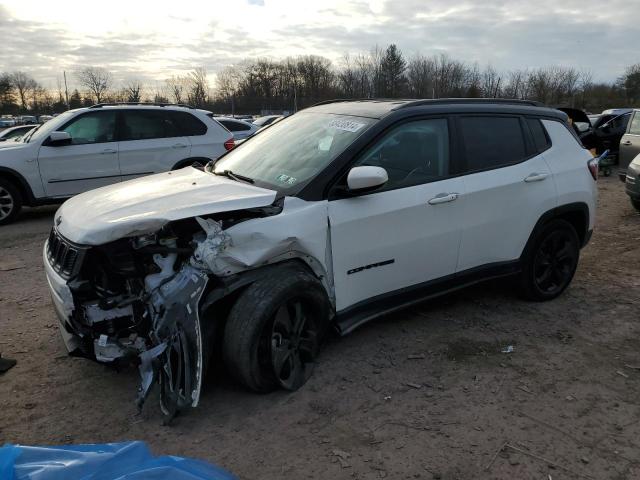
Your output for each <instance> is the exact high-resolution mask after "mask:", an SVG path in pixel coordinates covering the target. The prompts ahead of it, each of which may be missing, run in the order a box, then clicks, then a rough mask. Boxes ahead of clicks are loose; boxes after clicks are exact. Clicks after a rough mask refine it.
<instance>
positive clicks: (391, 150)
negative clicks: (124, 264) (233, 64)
mask: <svg viewBox="0 0 640 480" xmlns="http://www.w3.org/2000/svg"><path fill="white" fill-rule="evenodd" d="M363 165H369V166H376V167H383V168H384V169H385V170H386V171H387V174H388V175H389V181H388V182H387V183H386V185H385V186H384V187H383V188H382V189H380V191H385V190H394V189H396V188H403V187H409V186H412V185H419V184H421V183H427V182H432V181H434V180H438V179H441V178H444V177H446V176H448V175H449V128H448V126H447V120H446V119H443V118H439V119H429V120H418V121H413V122H407V123H403V124H401V125H399V126H397V127H395V128H393V129H392V130H391V131H390V132H388V133H387V134H386V135H385V136H384V137H383V138H382V139H381V140H379V141H377V142H376V143H375V144H374V145H373V146H372V147H370V148H369V149H368V150H367V151H366V152H365V153H364V155H363V156H362V157H361V158H360V159H358V161H357V162H356V163H355V165H354V166H363Z"/></svg>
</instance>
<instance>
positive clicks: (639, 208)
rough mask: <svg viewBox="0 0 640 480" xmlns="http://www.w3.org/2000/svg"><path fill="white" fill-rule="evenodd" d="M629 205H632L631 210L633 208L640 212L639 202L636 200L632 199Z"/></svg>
mask: <svg viewBox="0 0 640 480" xmlns="http://www.w3.org/2000/svg"><path fill="white" fill-rule="evenodd" d="M631 205H633V208H635V209H636V210H638V211H639V212H640V200H636V199H635V198H632V199H631Z"/></svg>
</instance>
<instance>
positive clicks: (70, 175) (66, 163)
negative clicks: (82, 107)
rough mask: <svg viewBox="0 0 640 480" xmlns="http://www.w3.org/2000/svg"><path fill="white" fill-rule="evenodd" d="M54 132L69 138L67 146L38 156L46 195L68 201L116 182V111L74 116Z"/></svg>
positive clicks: (44, 147) (44, 150)
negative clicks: (66, 198)
mask: <svg viewBox="0 0 640 480" xmlns="http://www.w3.org/2000/svg"><path fill="white" fill-rule="evenodd" d="M58 131H63V132H67V133H69V134H70V135H71V144H70V145H65V146H55V147H54V146H47V145H45V144H46V141H45V142H44V144H43V145H42V146H41V147H40V150H39V152H38V165H39V167H40V175H41V177H42V182H43V184H44V189H45V192H46V195H47V196H49V197H68V196H71V195H75V194H77V193H81V192H84V191H87V190H92V189H94V188H98V187H103V186H105V185H110V184H112V183H116V182H119V181H120V167H119V165H118V142H117V141H116V135H115V131H116V111H115V110H113V109H111V110H96V111H89V112H87V113H83V114H81V115H78V116H77V117H75V118H73V119H72V120H70V121H69V122H68V123H67V124H65V125H64V126H63V127H62V128H59V129H58Z"/></svg>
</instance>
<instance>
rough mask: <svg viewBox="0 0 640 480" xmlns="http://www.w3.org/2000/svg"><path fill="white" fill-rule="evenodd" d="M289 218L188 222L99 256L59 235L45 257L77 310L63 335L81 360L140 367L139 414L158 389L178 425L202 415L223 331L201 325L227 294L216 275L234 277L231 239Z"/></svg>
mask: <svg viewBox="0 0 640 480" xmlns="http://www.w3.org/2000/svg"><path fill="white" fill-rule="evenodd" d="M281 210H282V207H281V205H280V206H269V207H264V208H258V209H249V210H244V211H242V212H226V213H224V214H219V215H217V219H213V218H203V217H195V218H190V219H185V220H179V221H176V222H171V223H168V224H167V225H165V226H164V227H162V228H161V229H160V230H159V231H157V232H155V233H152V234H146V235H140V236H135V237H130V238H122V239H119V240H115V241H112V242H109V243H107V244H104V245H99V246H92V247H82V246H78V245H75V244H72V243H70V242H69V241H67V240H66V239H65V238H63V237H62V236H61V235H59V234H58V233H57V231H56V230H55V229H54V230H53V231H52V233H51V236H50V238H49V241H48V244H47V248H46V256H47V259H48V262H49V264H50V265H52V267H53V268H54V269H55V270H56V271H57V272H58V273H59V274H61V275H63V276H67V277H69V281H68V282H67V286H68V287H69V289H70V291H71V296H72V299H71V300H72V302H73V306H72V307H71V308H69V309H68V310H69V313H70V315H68V316H67V320H66V325H64V327H65V328H66V329H67V331H68V332H72V333H73V335H74V337H76V338H78V339H79V342H77V344H76V346H77V348H76V349H75V352H73V353H75V354H78V355H82V356H86V357H89V358H93V359H95V360H97V361H99V362H102V363H107V364H111V365H113V366H116V367H120V366H123V365H131V364H133V365H137V366H138V369H139V372H140V377H141V384H140V388H139V393H138V397H137V404H138V407H139V408H142V406H143V403H144V401H145V399H146V398H147V396H148V394H149V392H150V390H151V388H152V386H153V385H154V384H155V383H156V382H157V383H158V384H159V386H160V405H161V409H162V411H163V413H164V414H165V415H167V416H169V417H170V418H171V417H173V416H174V415H175V414H176V413H177V412H179V411H180V410H182V409H185V408H187V407H195V406H197V404H198V401H199V398H200V389H201V386H202V380H203V375H204V369H205V364H206V362H207V360H208V358H207V355H209V354H210V352H211V348H210V345H209V344H210V342H211V335H212V333H213V329H214V324H215V322H214V321H213V320H211V319H210V321H208V322H202V321H201V320H202V319H201V318H200V314H201V311H202V309H201V307H202V302H203V298H204V296H205V294H206V293H210V292H211V291H212V290H213V289H215V288H219V287H220V282H218V281H217V280H216V277H215V275H216V274H217V275H224V274H226V273H233V272H232V270H229V269H227V270H226V271H225V270H224V269H225V268H227V266H226V264H225V262H224V261H222V260H221V257H222V255H221V252H222V251H223V250H225V249H227V248H228V247H230V245H231V237H230V236H229V235H228V234H227V233H226V232H225V229H226V228H229V227H230V226H232V225H235V224H237V223H240V222H243V221H245V220H248V219H252V218H259V217H265V216H270V215H273V214H276V213H278V212H280V211H281ZM214 296H215V295H214ZM221 296H222V295H221V294H218V295H217V297H221Z"/></svg>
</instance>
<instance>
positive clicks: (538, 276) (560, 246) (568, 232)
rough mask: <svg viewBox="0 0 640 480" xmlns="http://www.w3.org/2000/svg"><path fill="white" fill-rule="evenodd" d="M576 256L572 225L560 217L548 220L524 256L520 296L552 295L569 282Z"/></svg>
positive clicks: (543, 297) (548, 297)
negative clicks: (525, 256) (521, 294)
mask: <svg viewBox="0 0 640 480" xmlns="http://www.w3.org/2000/svg"><path fill="white" fill-rule="evenodd" d="M579 256H580V243H579V240H578V235H577V234H576V231H575V229H574V228H573V226H572V225H571V224H570V223H569V222H567V221H565V220H560V219H558V220H553V221H551V222H549V223H548V224H547V225H545V226H544V227H543V228H542V231H541V232H540V233H539V234H538V236H537V237H536V239H535V241H534V245H533V248H532V249H531V251H530V252H529V254H528V255H527V258H525V260H524V262H525V264H524V268H523V271H522V273H521V277H520V287H521V291H522V293H523V295H524V297H526V298H528V299H530V300H535V301H544V300H551V299H554V298H556V297H557V296H558V295H560V294H561V293H562V292H563V291H564V290H565V289H566V288H567V287H568V286H569V284H570V283H571V280H572V279H573V275H574V274H575V271H576V268H577V266H578V258H579Z"/></svg>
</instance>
